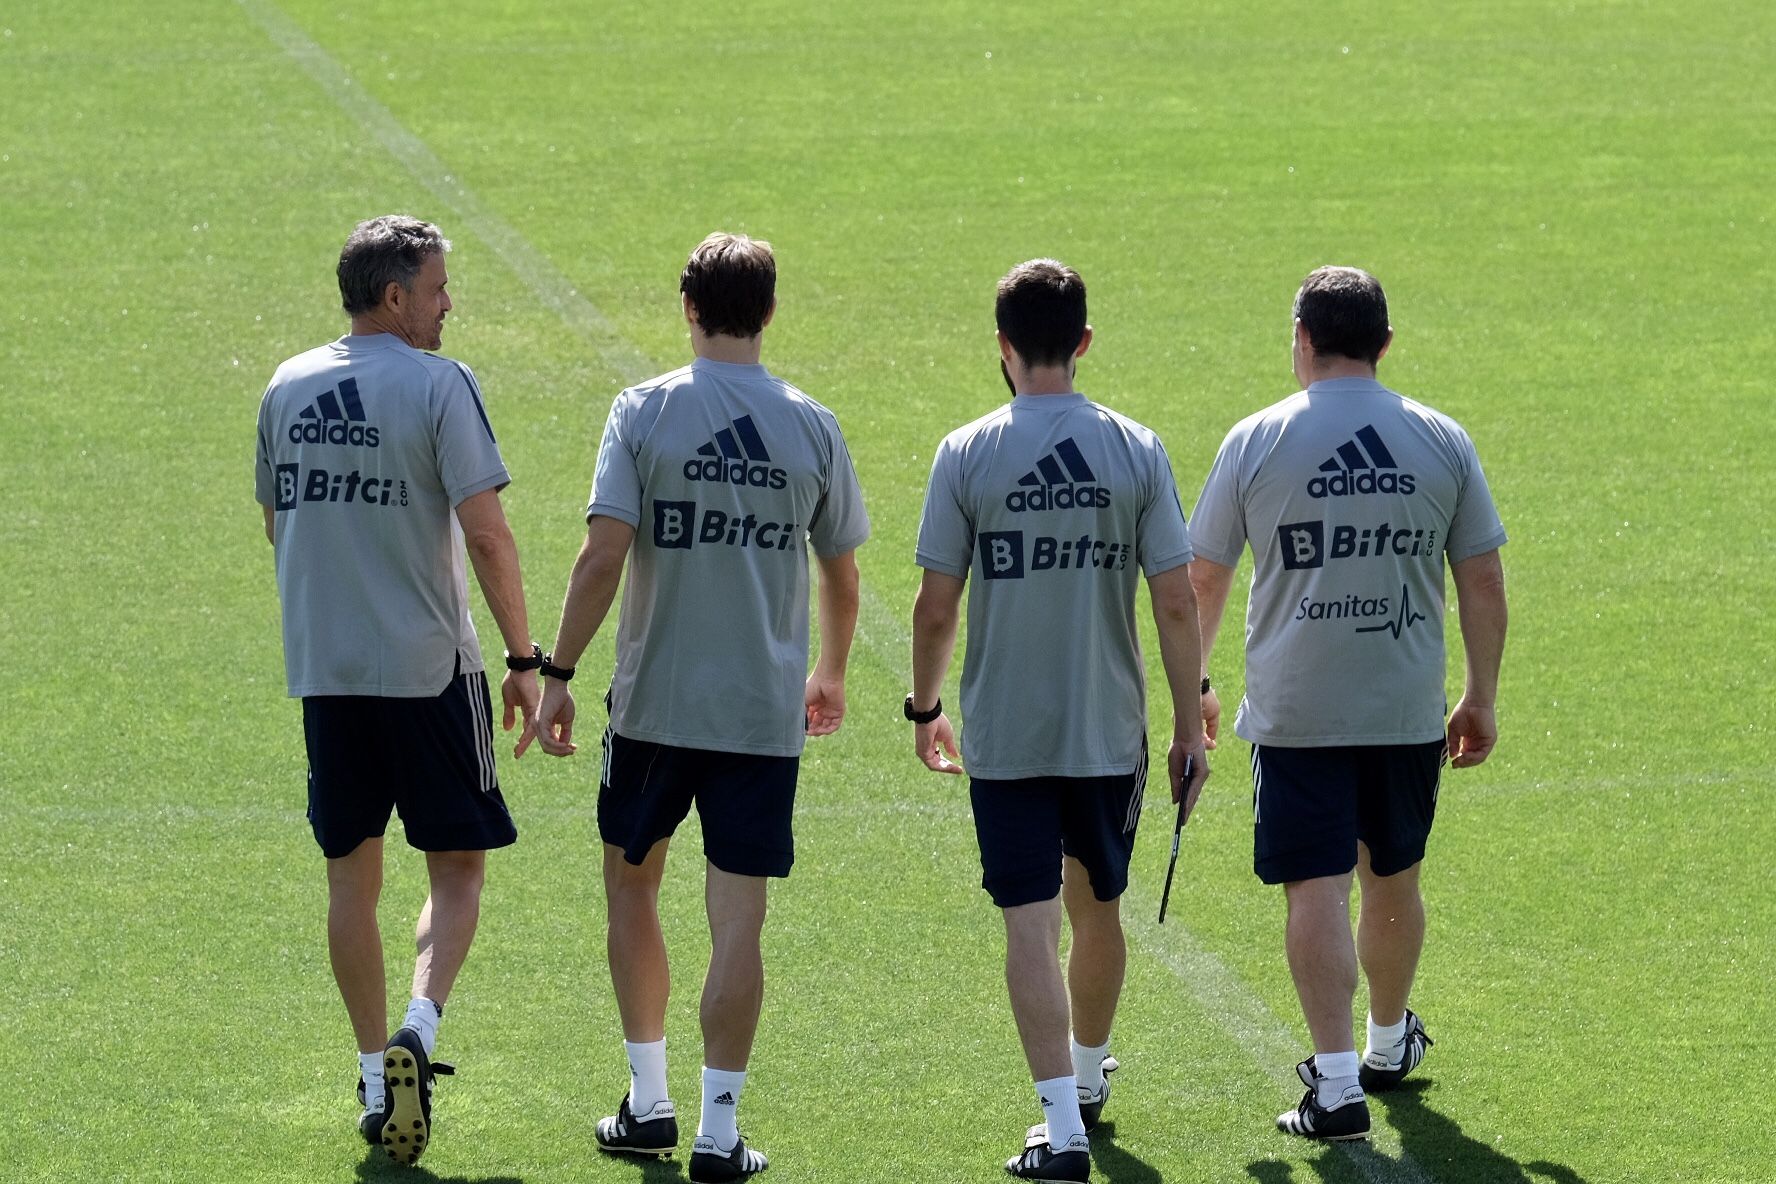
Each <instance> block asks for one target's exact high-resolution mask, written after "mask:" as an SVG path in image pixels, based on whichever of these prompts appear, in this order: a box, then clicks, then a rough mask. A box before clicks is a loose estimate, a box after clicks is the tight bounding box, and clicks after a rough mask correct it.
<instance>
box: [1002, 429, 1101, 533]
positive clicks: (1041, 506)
mask: <svg viewBox="0 0 1776 1184" xmlns="http://www.w3.org/2000/svg"><path fill="white" fill-rule="evenodd" d="M1097 479H1098V478H1097V475H1096V474H1095V473H1093V472H1092V470H1091V466H1090V465H1088V464H1086V463H1085V457H1084V456H1083V455H1082V454H1081V453H1080V451H1079V446H1078V445H1077V444H1075V443H1073V439H1072V437H1070V436H1069V437H1068V438H1067V439H1065V440H1062V441H1061V442H1060V443H1059V444H1056V445H1055V446H1054V450H1053V451H1051V452H1050V453H1049V454H1048V455H1046V456H1044V457H1043V458H1042V459H1041V460H1038V461H1037V462H1036V467H1035V468H1033V469H1031V470H1030V471H1029V472H1027V473H1025V474H1024V475H1023V476H1022V477H1019V478H1018V486H1019V488H1017V489H1014V490H1012V491H1011V492H1010V493H1008V494H1006V495H1005V508H1006V509H1008V510H1010V511H1011V512H1012V513H1014V514H1021V513H1023V512H1025V511H1027V510H1101V509H1103V508H1104V507H1105V506H1108V505H1109V504H1110V491H1109V490H1108V489H1105V488H1103V487H1102V486H1100V485H1098V484H1096V482H1097Z"/></svg>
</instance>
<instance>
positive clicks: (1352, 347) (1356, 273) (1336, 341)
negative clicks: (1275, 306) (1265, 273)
mask: <svg viewBox="0 0 1776 1184" xmlns="http://www.w3.org/2000/svg"><path fill="white" fill-rule="evenodd" d="M1294 315H1295V319H1296V320H1298V321H1300V322H1301V324H1302V327H1303V328H1305V329H1306V330H1307V339H1308V340H1309V341H1310V342H1312V343H1313V351H1314V353H1316V354H1320V355H1324V356H1339V357H1346V358H1357V359H1360V360H1362V361H1365V362H1368V363H1369V364H1370V365H1371V366H1373V365H1374V364H1375V363H1376V362H1377V361H1379V360H1380V359H1381V351H1382V350H1383V349H1384V348H1386V346H1387V343H1388V332H1389V329H1388V302H1387V294H1386V293H1384V292H1383V291H1382V290H1381V281H1379V280H1377V279H1376V278H1375V277H1374V276H1372V275H1370V274H1369V273H1368V272H1366V271H1364V270H1362V269H1361V268H1357V267H1321V268H1318V269H1316V270H1314V271H1313V272H1311V273H1309V275H1308V277H1307V278H1306V279H1305V280H1303V281H1301V290H1300V291H1299V292H1297V293H1295V314H1294Z"/></svg>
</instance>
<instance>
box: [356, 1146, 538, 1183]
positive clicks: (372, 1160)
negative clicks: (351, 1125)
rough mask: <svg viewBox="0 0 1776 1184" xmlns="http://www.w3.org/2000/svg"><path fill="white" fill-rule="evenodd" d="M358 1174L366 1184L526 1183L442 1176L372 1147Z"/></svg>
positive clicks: (511, 1179)
mask: <svg viewBox="0 0 1776 1184" xmlns="http://www.w3.org/2000/svg"><path fill="white" fill-rule="evenodd" d="M357 1176H358V1179H359V1180H362V1181H365V1184H371V1182H375V1184H382V1182H383V1181H391V1182H393V1181H404V1182H405V1184H524V1178H523V1177H522V1176H511V1175H503V1174H502V1175H495V1176H440V1175H438V1173H436V1172H434V1171H431V1170H430V1169H428V1168H426V1167H425V1166H424V1165H423V1164H414V1165H412V1166H411V1167H409V1166H408V1165H406V1164H399V1163H396V1162H395V1161H394V1160H392V1159H390V1158H389V1157H388V1156H387V1155H385V1154H384V1153H383V1152H382V1151H380V1150H378V1149H376V1148H372V1149H371V1150H370V1151H369V1152H367V1153H366V1154H365V1156H364V1160H363V1162H362V1163H360V1164H358V1171H357Z"/></svg>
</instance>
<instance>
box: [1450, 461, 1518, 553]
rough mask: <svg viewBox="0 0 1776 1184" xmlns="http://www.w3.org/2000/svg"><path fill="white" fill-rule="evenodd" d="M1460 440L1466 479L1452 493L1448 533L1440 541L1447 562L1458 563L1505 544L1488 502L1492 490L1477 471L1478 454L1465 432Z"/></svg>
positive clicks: (1495, 510) (1502, 526) (1495, 511)
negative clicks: (1465, 467)
mask: <svg viewBox="0 0 1776 1184" xmlns="http://www.w3.org/2000/svg"><path fill="white" fill-rule="evenodd" d="M1461 442H1462V449H1463V451H1464V453H1465V456H1464V457H1463V460H1465V461H1466V463H1467V479H1466V480H1465V481H1463V482H1462V487H1461V492H1460V493H1459V494H1458V495H1457V496H1456V501H1455V516H1454V517H1453V518H1451V519H1450V520H1449V536H1448V538H1447V539H1445V540H1444V544H1443V549H1444V551H1445V553H1446V554H1447V555H1448V556H1449V562H1451V563H1460V562H1461V561H1462V560H1464V559H1472V558H1473V557H1474V556H1476V555H1484V554H1485V553H1486V552H1488V551H1492V550H1495V549H1497V548H1499V547H1502V546H1504V545H1505V524H1504V523H1503V522H1501V521H1499V513H1498V508H1497V507H1496V506H1494V505H1493V504H1492V490H1491V489H1490V488H1489V487H1488V486H1487V484H1486V474H1485V473H1484V472H1483V471H1481V468H1480V454H1479V453H1478V452H1477V451H1475V449H1474V442H1473V441H1472V440H1470V439H1468V437H1467V434H1466V433H1463V435H1462V437H1461Z"/></svg>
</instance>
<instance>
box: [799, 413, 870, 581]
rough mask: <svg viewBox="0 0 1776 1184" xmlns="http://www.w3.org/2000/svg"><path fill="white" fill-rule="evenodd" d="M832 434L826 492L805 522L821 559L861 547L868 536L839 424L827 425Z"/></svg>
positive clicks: (859, 490) (860, 494) (854, 471)
mask: <svg viewBox="0 0 1776 1184" xmlns="http://www.w3.org/2000/svg"><path fill="white" fill-rule="evenodd" d="M827 430H828V431H829V433H830V434H831V436H832V464H831V467H830V468H829V470H828V472H827V480H826V494H825V496H823V497H822V498H821V499H820V505H819V506H818V507H817V508H816V509H815V511H814V520H813V521H812V522H810V523H808V541H809V543H810V544H811V545H812V546H813V548H814V554H816V555H818V556H820V557H821V558H822V559H831V558H833V557H834V556H836V555H845V554H849V553H850V552H852V551H855V550H857V548H859V547H861V546H863V543H864V540H865V539H867V538H869V532H870V523H869V513H868V511H866V510H865V509H864V506H863V488H862V487H861V486H860V485H858V483H857V468H856V466H855V465H853V464H852V463H851V450H850V449H849V448H847V447H845V437H844V436H843V435H841V434H840V433H839V429H838V425H837V424H832V425H829V427H828V429H827Z"/></svg>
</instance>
